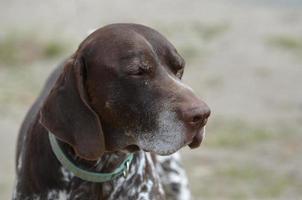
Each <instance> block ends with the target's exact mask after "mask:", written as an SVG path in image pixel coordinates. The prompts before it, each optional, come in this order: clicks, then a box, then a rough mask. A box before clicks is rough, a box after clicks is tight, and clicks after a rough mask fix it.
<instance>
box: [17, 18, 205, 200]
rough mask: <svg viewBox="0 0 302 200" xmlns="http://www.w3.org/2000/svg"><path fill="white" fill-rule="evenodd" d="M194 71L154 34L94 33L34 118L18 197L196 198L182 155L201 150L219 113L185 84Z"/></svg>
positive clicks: (128, 30) (122, 28)
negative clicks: (186, 148)
mask: <svg viewBox="0 0 302 200" xmlns="http://www.w3.org/2000/svg"><path fill="white" fill-rule="evenodd" d="M184 67H185V61H184V59H183V58H182V57H181V56H180V55H179V53H178V52H177V50H176V49H175V47H174V46H173V45H172V44H171V43H170V42H169V41H168V40H167V39H166V38H165V37H164V36H162V35H161V34H160V33H158V32H157V31H155V30H154V29H152V28H149V27H146V26H143V25H139V24H126V23H124V24H111V25H107V26H105V27H102V28H100V29H97V30H96V31H94V32H93V33H92V34H90V35H89V36H88V37H87V38H86V39H85V40H84V41H83V42H82V43H81V44H80V46H79V47H78V49H77V51H76V52H75V53H74V54H72V55H71V56H70V57H69V58H68V59H66V60H65V61H64V62H63V63H62V64H61V65H60V66H59V67H58V68H56V69H55V70H54V72H53V73H52V74H51V76H50V77H49V78H48V80H47V82H46V85H45V87H44V89H43V90H42V92H41V94H40V96H39V97H38V99H37V100H36V102H35V103H34V104H33V106H32V107H31V109H30V110H29V112H28V113H27V115H26V117H25V120H24V122H23V124H22V126H21V129H20V133H19V136H18V141H17V153H16V181H15V188H14V192H13V199H14V200H20V199H22V200H27V199H41V200H42V199H51V200H55V199H73V200H74V199H84V200H98V199H141V200H148V199H156V200H161V199H181V200H185V199H190V191H189V189H188V186H187V178H186V176H185V171H184V170H183V168H182V166H181V163H180V158H179V155H178V153H175V152H177V151H178V150H179V149H180V148H182V147H184V146H186V145H188V146H189V147H191V148H197V147H198V146H199V145H200V143H201V142H202V140H203V138H204V134H205V125H206V123H207V120H208V118H209V116H210V109H209V107H208V105H207V104H206V103H205V102H204V101H202V100H201V99H200V98H198V97H197V96H196V95H195V94H194V92H193V90H192V89H191V88H190V87H189V86H187V85H185V84H183V83H182V82H181V78H182V75H183V72H184ZM58 152H59V153H58ZM87 174H88V175H87ZM109 174H110V175H111V176H109ZM99 177H101V178H99ZM104 177H105V178H104ZM105 179H106V180H105ZM107 179H108V180H107Z"/></svg>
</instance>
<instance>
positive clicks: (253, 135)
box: [206, 120, 279, 147]
mask: <svg viewBox="0 0 302 200" xmlns="http://www.w3.org/2000/svg"><path fill="white" fill-rule="evenodd" d="M209 129H211V132H212V134H211V137H208V138H207V140H206V143H207V146H210V147H213V146H215V147H244V146H247V145H249V144H253V143H256V142H262V141H266V140H268V139H272V138H274V137H276V136H278V135H279V133H278V132H275V131H273V130H271V129H268V128H266V127H259V126H252V125H249V124H247V123H244V122H243V121H241V120H227V121H225V120H216V121H214V122H213V123H212V124H211V125H210V127H209Z"/></svg>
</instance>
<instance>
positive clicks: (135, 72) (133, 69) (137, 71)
mask: <svg viewBox="0 0 302 200" xmlns="http://www.w3.org/2000/svg"><path fill="white" fill-rule="evenodd" d="M150 73H151V67H149V66H147V65H145V66H143V65H135V66H130V67H128V74H129V75H131V76H144V75H147V74H150Z"/></svg>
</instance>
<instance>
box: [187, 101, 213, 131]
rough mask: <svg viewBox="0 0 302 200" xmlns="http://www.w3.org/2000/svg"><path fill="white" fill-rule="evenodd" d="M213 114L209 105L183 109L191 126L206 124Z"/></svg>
mask: <svg viewBox="0 0 302 200" xmlns="http://www.w3.org/2000/svg"><path fill="white" fill-rule="evenodd" d="M210 114H211V110H210V108H209V107H208V106H207V105H202V106H199V107H193V108H189V109H187V110H184V111H183V117H184V121H185V122H186V123H187V124H188V125H190V126H194V127H195V126H198V127H201V126H204V125H205V124H206V122H207V119H208V118H209V116H210Z"/></svg>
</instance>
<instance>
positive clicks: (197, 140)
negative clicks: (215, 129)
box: [188, 126, 206, 149]
mask: <svg viewBox="0 0 302 200" xmlns="http://www.w3.org/2000/svg"><path fill="white" fill-rule="evenodd" d="M205 135H206V129H205V126H204V127H202V129H201V130H200V131H199V132H198V133H197V134H196V135H195V136H194V137H193V138H192V140H191V141H190V142H189V144H188V146H189V147H190V148H191V149H195V148H197V147H199V146H200V144H201V143H202V141H203V140H204V138H205Z"/></svg>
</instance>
